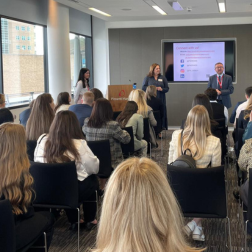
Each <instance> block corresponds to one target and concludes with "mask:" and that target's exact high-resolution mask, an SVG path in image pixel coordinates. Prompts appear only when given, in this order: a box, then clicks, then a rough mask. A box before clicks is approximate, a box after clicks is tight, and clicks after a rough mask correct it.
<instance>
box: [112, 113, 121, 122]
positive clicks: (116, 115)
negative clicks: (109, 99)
mask: <svg viewBox="0 0 252 252" xmlns="http://www.w3.org/2000/svg"><path fill="white" fill-rule="evenodd" d="M121 112H122V111H114V112H113V120H114V121H115V120H116V118H117V117H118V116H119V115H120V114H121Z"/></svg>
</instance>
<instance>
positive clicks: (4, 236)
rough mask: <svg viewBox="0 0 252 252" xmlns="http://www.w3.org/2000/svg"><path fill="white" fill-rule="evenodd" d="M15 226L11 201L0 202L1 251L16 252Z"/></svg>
mask: <svg viewBox="0 0 252 252" xmlns="http://www.w3.org/2000/svg"><path fill="white" fill-rule="evenodd" d="M15 237H16V236H15V224H14V217H13V214H12V207H11V204H10V201H9V200H1V201H0V251H4V252H15V251H16V240H15Z"/></svg>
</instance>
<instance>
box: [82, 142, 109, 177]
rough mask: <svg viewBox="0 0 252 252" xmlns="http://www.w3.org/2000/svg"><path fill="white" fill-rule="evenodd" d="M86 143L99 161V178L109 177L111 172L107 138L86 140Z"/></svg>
mask: <svg viewBox="0 0 252 252" xmlns="http://www.w3.org/2000/svg"><path fill="white" fill-rule="evenodd" d="M87 144H88V146H89V148H90V149H91V151H92V152H93V153H94V155H95V156H97V158H98V159H99V161H100V167H99V172H98V174H97V176H98V177H100V178H109V176H110V175H111V173H112V166H111V153H110V143H109V140H99V141H87Z"/></svg>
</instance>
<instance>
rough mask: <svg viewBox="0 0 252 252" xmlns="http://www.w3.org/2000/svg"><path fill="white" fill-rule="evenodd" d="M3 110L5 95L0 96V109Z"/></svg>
mask: <svg viewBox="0 0 252 252" xmlns="http://www.w3.org/2000/svg"><path fill="white" fill-rule="evenodd" d="M1 108H5V95H4V94H0V109H1Z"/></svg>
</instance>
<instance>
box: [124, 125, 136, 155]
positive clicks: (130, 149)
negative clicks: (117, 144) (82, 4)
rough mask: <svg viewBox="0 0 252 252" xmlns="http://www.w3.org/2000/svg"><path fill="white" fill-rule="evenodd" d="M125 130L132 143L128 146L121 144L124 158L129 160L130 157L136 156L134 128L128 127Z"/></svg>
mask: <svg viewBox="0 0 252 252" xmlns="http://www.w3.org/2000/svg"><path fill="white" fill-rule="evenodd" d="M123 130H125V131H127V132H128V133H129V135H130V142H129V143H127V144H123V143H121V147H122V153H123V156H124V158H127V157H129V156H130V155H132V154H134V152H135V149H134V135H133V128H132V127H126V128H123Z"/></svg>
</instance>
